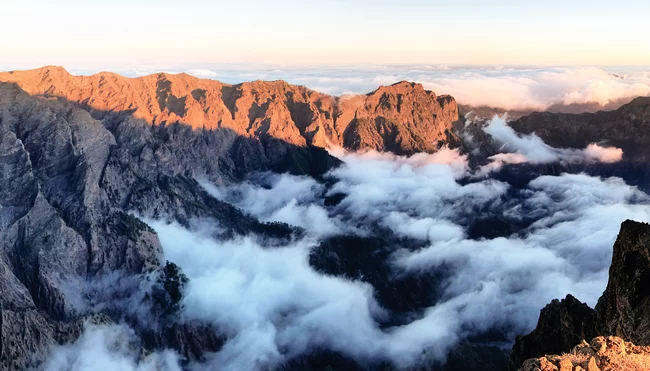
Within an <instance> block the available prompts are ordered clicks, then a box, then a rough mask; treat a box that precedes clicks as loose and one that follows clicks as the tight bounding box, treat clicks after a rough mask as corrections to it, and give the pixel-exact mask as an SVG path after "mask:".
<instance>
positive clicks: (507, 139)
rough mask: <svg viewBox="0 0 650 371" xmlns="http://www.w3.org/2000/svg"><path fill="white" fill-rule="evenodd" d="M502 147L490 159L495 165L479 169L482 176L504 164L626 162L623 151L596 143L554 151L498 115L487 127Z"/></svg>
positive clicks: (486, 129)
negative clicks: (584, 146) (517, 129)
mask: <svg viewBox="0 0 650 371" xmlns="http://www.w3.org/2000/svg"><path fill="white" fill-rule="evenodd" d="M483 131H485V132H486V133H488V134H489V135H490V136H491V137H492V138H493V139H495V140H496V141H497V142H498V143H500V144H501V148H500V150H501V151H505V153H498V154H496V155H493V156H491V157H490V160H491V163H489V164H487V165H485V166H483V167H482V168H481V169H479V170H478V172H477V173H478V175H485V174H487V173H489V172H491V171H496V170H498V169H500V168H501V166H502V165H504V164H521V163H531V164H546V163H552V162H560V161H563V162H569V163H578V162H603V163H613V162H618V161H620V160H622V159H623V150H621V149H620V148H615V147H601V146H599V145H598V144H596V143H592V144H590V145H588V146H587V148H585V149H566V148H554V147H551V146H549V145H548V144H546V143H544V141H543V140H542V139H541V138H540V137H538V136H537V135H535V134H534V133H533V134H530V135H521V134H517V133H516V132H515V131H514V130H513V129H512V128H511V127H510V126H508V124H507V123H506V120H505V117H499V116H494V118H493V119H492V120H491V121H490V123H489V125H487V126H486V127H484V128H483Z"/></svg>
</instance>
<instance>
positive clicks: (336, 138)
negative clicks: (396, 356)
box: [0, 66, 458, 154]
mask: <svg viewBox="0 0 650 371" xmlns="http://www.w3.org/2000/svg"><path fill="white" fill-rule="evenodd" d="M0 81H6V82H13V83H16V84H18V85H19V86H20V87H21V88H22V89H23V90H25V91H26V92H28V93H29V94H32V95H41V96H45V97H57V98H64V99H66V100H68V101H71V102H76V103H78V104H81V105H82V106H84V107H87V108H88V109H89V110H90V111H91V113H92V114H93V115H94V116H95V117H97V116H98V115H100V116H101V115H103V114H105V113H117V112H123V113H129V114H131V115H133V116H134V117H135V118H138V119H142V120H144V121H146V122H147V123H149V124H153V125H169V124H173V123H178V122H181V123H185V124H187V125H189V126H190V127H191V128H192V129H195V130H197V129H202V130H215V129H230V130H232V131H233V132H234V133H236V134H237V135H241V136H244V137H248V138H257V139H261V140H263V141H264V138H273V139H276V140H278V141H282V142H284V143H286V144H289V145H293V146H297V147H305V146H315V147H321V148H325V147H327V146H329V145H335V146H341V147H345V148H349V149H353V150H356V149H366V148H368V149H375V150H379V151H391V152H394V153H397V154H411V153H416V152H432V151H435V150H436V149H437V148H438V147H439V146H440V145H442V144H443V143H449V142H453V143H455V142H457V139H456V138H455V136H454V135H453V134H452V133H451V128H452V123H453V122H454V121H456V120H457V119H458V107H457V105H456V102H455V100H454V99H453V98H452V97H450V96H437V95H436V94H435V93H433V92H431V91H426V90H425V89H424V88H423V87H422V85H420V84H415V83H409V82H405V81H403V82H399V83H396V84H394V85H391V86H382V87H380V88H379V89H377V90H375V91H374V92H371V93H369V94H366V95H355V96H344V97H332V96H329V95H326V94H321V93H318V92H315V91H312V90H309V89H307V88H306V87H303V86H294V85H290V84H288V83H286V82H284V81H270V82H266V81H253V82H245V83H242V84H238V85H228V84H224V83H221V82H219V81H215V80H206V79H198V78H195V77H192V76H190V75H187V74H178V75H172V74H166V73H159V74H155V75H150V76H145V77H139V78H134V79H130V78H125V77H122V76H119V75H116V74H113V73H105V72H104V73H99V74H96V75H92V76H72V75H70V74H69V73H68V72H67V71H65V70H64V69H63V68H61V67H51V66H50V67H44V68H40V69H37V70H30V71H11V72H5V73H0ZM276 144H277V143H276Z"/></svg>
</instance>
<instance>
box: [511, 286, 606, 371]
mask: <svg viewBox="0 0 650 371" xmlns="http://www.w3.org/2000/svg"><path fill="white" fill-rule="evenodd" d="M592 327H593V309H591V308H589V306H588V305H587V304H585V303H581V302H580V301H578V299H576V298H575V297H573V296H571V295H567V297H566V298H564V299H562V300H561V301H560V300H557V299H556V300H553V301H552V302H551V303H550V304H548V305H547V306H546V307H545V308H544V309H542V310H541V312H540V316H539V321H538V322H537V327H536V328H535V330H533V332H531V333H530V334H527V335H525V336H520V337H517V341H516V342H515V345H514V347H513V349H512V352H511V354H510V364H511V369H516V368H517V367H518V366H519V365H521V364H522V362H523V361H525V360H526V359H528V358H533V357H538V356H539V355H543V354H559V353H562V352H566V351H567V350H568V349H571V348H572V347H573V346H574V345H575V344H578V343H579V342H580V341H582V340H583V339H591V338H592V337H593V336H594V334H593V331H592Z"/></svg>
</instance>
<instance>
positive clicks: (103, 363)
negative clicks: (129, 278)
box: [43, 324, 181, 371]
mask: <svg viewBox="0 0 650 371" xmlns="http://www.w3.org/2000/svg"><path fill="white" fill-rule="evenodd" d="M43 369H44V370H45V371H87V370H96V371H180V370H181V367H180V366H179V363H178V357H177V356H176V354H175V353H173V352H171V351H163V352H160V353H151V354H149V355H146V356H145V355H143V354H141V348H140V341H139V339H138V338H137V336H136V335H135V333H134V332H133V330H131V329H130V328H128V327H126V326H124V325H90V324H89V325H87V326H86V328H85V331H84V333H83V334H82V335H81V337H80V338H79V339H78V340H77V341H75V342H74V343H72V344H68V345H64V346H60V347H57V348H54V349H53V350H52V354H51V355H50V357H49V358H48V360H47V362H46V363H45V365H44V366H43Z"/></svg>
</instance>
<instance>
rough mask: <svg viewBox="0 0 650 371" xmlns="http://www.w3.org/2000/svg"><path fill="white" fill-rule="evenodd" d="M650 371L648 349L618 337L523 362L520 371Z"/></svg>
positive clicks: (604, 338)
mask: <svg viewBox="0 0 650 371" xmlns="http://www.w3.org/2000/svg"><path fill="white" fill-rule="evenodd" d="M648 369H650V347H648V346H644V347H642V346H636V345H634V344H633V343H630V342H627V341H624V340H623V339H621V338H620V337H616V336H609V337H603V336H599V337H596V338H594V339H593V340H592V341H591V343H587V342H586V341H584V340H583V341H582V342H581V343H580V344H578V345H577V346H575V347H574V348H573V349H572V350H571V352H570V353H567V354H562V355H548V356H544V357H541V358H536V359H530V360H527V361H526V362H524V364H523V365H522V367H521V368H520V369H519V370H520V371H645V370H648Z"/></svg>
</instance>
